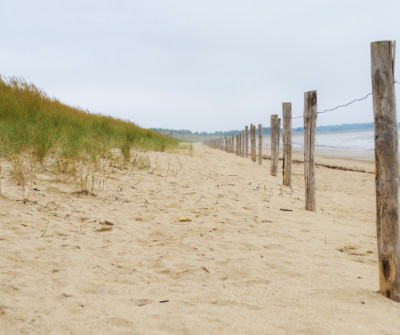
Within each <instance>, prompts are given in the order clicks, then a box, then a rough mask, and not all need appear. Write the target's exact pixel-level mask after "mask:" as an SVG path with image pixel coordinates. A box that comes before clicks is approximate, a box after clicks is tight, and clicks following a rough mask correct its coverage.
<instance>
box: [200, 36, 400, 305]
mask: <svg viewBox="0 0 400 335" xmlns="http://www.w3.org/2000/svg"><path fill="white" fill-rule="evenodd" d="M395 46H396V44H395V41H380V42H373V43H371V80H372V97H373V111H374V128H375V188H376V206H377V207H376V216H377V239H378V259H379V286H380V293H381V294H382V295H384V296H386V297H387V298H390V299H392V300H394V301H397V302H400V229H399V221H400V216H399V207H400V206H399V201H400V193H399V191H400V189H399V187H400V182H399V148H398V124H397V116H396V99H395V89H394V85H395V78H394V65H395ZM317 113H318V112H317V91H309V92H305V93H304V114H303V119H304V183H305V208H306V209H307V210H309V211H315V210H316V196H315V130H316V123H317ZM282 115H283V184H284V185H286V186H289V187H291V186H292V167H291V165H292V134H291V128H292V124H291V120H292V111H291V104H290V103H283V105H282ZM260 129H261V125H260V126H259V133H261V134H260V135H259V152H258V156H259V164H261V157H260V156H261V150H262V149H261V148H262V143H261V141H262V130H260ZM279 132H280V119H279V118H278V115H271V175H273V176H276V175H277V170H278V160H279ZM247 135H248V130H247V126H246V130H245V135H244V136H245V137H246V144H245V150H246V155H245V156H246V157H248V155H247V150H248V147H247V143H248V142H247ZM250 137H251V160H252V161H253V162H255V161H256V159H255V150H256V149H255V127H254V126H253V125H251V126H250ZM233 140H234V138H233V137H232V141H233ZM205 144H207V145H209V146H212V147H215V148H220V149H224V148H226V143H225V146H224V142H223V141H222V140H215V141H206V142H205Z"/></svg>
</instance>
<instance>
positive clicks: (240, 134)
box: [238, 133, 242, 156]
mask: <svg viewBox="0 0 400 335" xmlns="http://www.w3.org/2000/svg"><path fill="white" fill-rule="evenodd" d="M238 138H239V142H238V146H239V152H238V154H239V156H242V133H239V134H238Z"/></svg>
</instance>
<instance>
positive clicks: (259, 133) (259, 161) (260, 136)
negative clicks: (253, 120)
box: [258, 124, 262, 165]
mask: <svg viewBox="0 0 400 335" xmlns="http://www.w3.org/2000/svg"><path fill="white" fill-rule="evenodd" d="M258 164H260V165H261V164H262V125H261V124H259V125H258Z"/></svg>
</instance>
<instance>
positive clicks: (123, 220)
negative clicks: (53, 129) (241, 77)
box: [0, 144, 400, 334]
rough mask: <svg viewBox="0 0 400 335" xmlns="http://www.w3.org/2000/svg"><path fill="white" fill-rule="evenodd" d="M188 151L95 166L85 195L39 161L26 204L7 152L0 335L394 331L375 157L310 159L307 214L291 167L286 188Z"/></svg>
mask: <svg viewBox="0 0 400 335" xmlns="http://www.w3.org/2000/svg"><path fill="white" fill-rule="evenodd" d="M193 147H194V149H193V151H191V150H189V149H185V150H180V151H179V152H177V153H173V154H170V153H156V152H147V153H142V155H145V156H147V157H148V158H149V160H150V166H149V168H147V169H142V170H138V169H137V168H136V169H135V168H132V167H128V166H125V167H123V166H122V167H110V168H107V169H104V171H102V170H99V171H97V172H96V173H95V174H94V177H93V178H94V181H95V185H99V186H95V187H94V188H93V192H92V193H93V194H91V193H89V194H85V193H82V192H79V187H78V186H79V185H77V184H76V182H73V181H65V180H64V181H63V180H61V181H60V180H57V178H56V176H55V175H54V174H52V173H51V172H50V169H48V170H47V171H46V169H42V170H40V171H38V173H37V175H36V177H35V180H34V183H33V184H32V185H31V187H30V189H31V192H30V194H29V197H28V199H27V201H26V203H24V201H22V200H23V197H24V196H23V195H22V191H21V187H20V186H17V185H16V182H15V181H14V180H13V179H12V178H11V175H10V169H11V165H10V163H9V162H7V161H4V160H3V161H2V162H1V164H2V179H1V198H0V203H1V209H2V210H1V213H0V216H1V220H0V222H1V224H0V255H1V260H2V266H1V271H0V333H1V334H398V332H399V327H400V319H399V318H398V315H399V311H400V305H399V304H398V303H395V302H393V301H391V300H389V299H386V298H384V297H383V296H381V295H380V294H378V293H377V290H378V287H379V283H378V262H377V242H376V219H375V185H374V174H373V172H374V163H373V162H372V161H366V160H364V161H357V160H344V159H342V158H341V159H338V158H333V157H329V158H326V157H318V159H317V163H326V164H330V165H336V166H345V167H349V168H355V169H358V170H362V171H364V172H355V171H342V170H337V169H332V168H326V167H323V166H317V168H316V186H317V192H316V193H317V208H318V210H317V211H316V212H307V211H305V210H304V209H303V208H304V181H303V165H302V164H301V163H296V164H294V165H293V188H292V189H290V188H287V187H283V186H282V177H281V175H282V173H281V166H280V167H279V173H278V177H272V176H270V173H269V168H270V161H269V160H264V161H263V164H262V165H258V164H255V163H252V162H251V161H250V159H244V158H241V157H237V156H235V155H233V154H228V153H225V152H222V151H219V150H214V149H210V148H208V147H205V146H202V145H200V144H195V145H194V146H193ZM296 157H297V158H299V159H301V158H302V157H301V154H300V153H296V154H295V158H296ZM61 179H62V178H61ZM25 197H26V195H25Z"/></svg>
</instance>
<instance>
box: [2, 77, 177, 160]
mask: <svg viewBox="0 0 400 335" xmlns="http://www.w3.org/2000/svg"><path fill="white" fill-rule="evenodd" d="M176 145H177V141H176V140H174V139H171V138H168V137H166V136H163V135H161V134H159V133H157V132H155V131H153V130H148V129H143V128H140V127H139V126H137V125H135V124H134V123H131V122H126V121H122V120H118V119H115V118H112V117H109V116H103V115H96V114H90V113H88V112H86V111H84V110H82V109H79V108H75V107H71V106H68V105H65V104H62V103H61V102H60V101H58V100H57V99H51V98H49V97H48V96H47V94H46V93H45V92H43V91H42V90H41V89H39V88H37V87H36V86H35V85H34V84H31V83H27V82H26V81H24V80H22V79H19V78H15V77H12V78H8V79H4V78H2V77H1V76H0V154H1V155H2V156H3V157H4V156H5V157H12V156H15V155H18V154H22V153H27V152H28V153H31V154H32V155H33V157H35V159H36V160H37V161H38V162H40V163H42V162H43V160H44V159H45V157H46V156H48V155H49V154H52V155H55V157H59V158H61V159H64V160H74V161H81V160H92V161H95V160H97V159H98V158H99V157H107V156H108V155H110V153H111V152H112V150H113V149H115V148H118V149H120V150H121V153H122V155H123V157H124V159H125V160H129V159H130V155H131V149H137V150H144V151H146V150H154V151H165V150H166V149H167V148H170V147H174V146H176Z"/></svg>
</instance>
